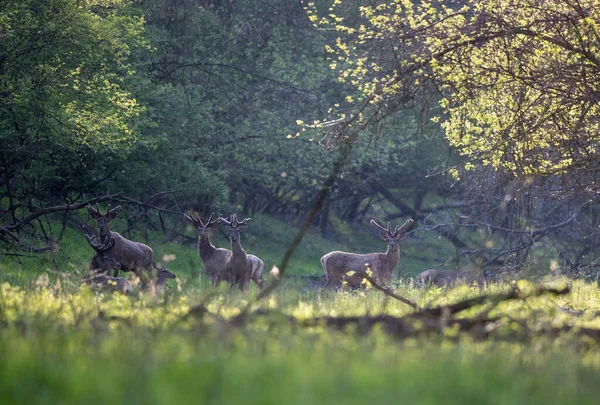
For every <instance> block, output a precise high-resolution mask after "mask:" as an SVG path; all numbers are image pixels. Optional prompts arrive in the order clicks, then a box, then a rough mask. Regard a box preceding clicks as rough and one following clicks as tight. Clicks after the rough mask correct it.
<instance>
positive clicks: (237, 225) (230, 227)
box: [220, 214, 262, 290]
mask: <svg viewBox="0 0 600 405" xmlns="http://www.w3.org/2000/svg"><path fill="white" fill-rule="evenodd" d="M220 219H221V223H222V224H223V225H224V226H225V229H226V230H227V232H228V233H229V240H230V241H231V254H230V255H229V256H227V259H225V276H226V277H227V282H228V283H229V285H230V286H234V285H237V286H238V287H239V288H240V290H243V289H244V288H246V286H247V285H248V283H249V282H250V279H251V278H252V262H251V261H250V259H249V258H248V254H247V253H246V251H245V250H244V249H243V248H242V242H241V240H240V234H241V232H242V230H243V229H244V228H245V227H246V226H247V225H248V221H252V218H245V219H244V220H243V221H241V222H240V221H238V219H237V215H235V214H232V215H231V217H229V219H226V218H224V217H220ZM261 263H262V261H261ZM261 275H262V271H261Z"/></svg>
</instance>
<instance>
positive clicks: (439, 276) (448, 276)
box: [416, 269, 485, 287]
mask: <svg viewBox="0 0 600 405" xmlns="http://www.w3.org/2000/svg"><path fill="white" fill-rule="evenodd" d="M416 279H417V281H419V282H420V283H421V284H422V285H436V286H438V287H450V286H453V285H454V284H457V283H465V284H473V283H475V282H477V283H478V284H479V285H483V283H485V274H484V273H483V271H482V270H479V269H474V270H468V271H462V272H461V271H458V270H440V269H428V270H425V271H424V272H422V273H421V274H419V275H418V276H417V277H416Z"/></svg>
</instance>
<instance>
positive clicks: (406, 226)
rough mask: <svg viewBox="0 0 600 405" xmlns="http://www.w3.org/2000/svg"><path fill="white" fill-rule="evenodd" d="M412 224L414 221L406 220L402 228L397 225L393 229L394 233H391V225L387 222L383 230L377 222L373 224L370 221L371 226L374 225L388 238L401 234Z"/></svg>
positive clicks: (372, 221) (373, 221)
mask: <svg viewBox="0 0 600 405" xmlns="http://www.w3.org/2000/svg"><path fill="white" fill-rule="evenodd" d="M413 222H415V221H414V220H413V219H412V218H409V219H407V220H406V222H405V223H404V225H402V226H400V225H397V226H396V228H395V229H394V232H393V233H392V224H390V223H389V222H388V224H387V229H385V228H384V227H383V226H381V225H379V224H378V223H377V222H375V220H374V219H372V220H371V224H372V225H375V226H376V227H377V228H379V229H381V230H382V231H383V232H386V233H387V234H388V235H390V236H398V235H399V234H400V232H403V231H404V230H406V229H407V228H408V227H409V226H411V225H412V224H413Z"/></svg>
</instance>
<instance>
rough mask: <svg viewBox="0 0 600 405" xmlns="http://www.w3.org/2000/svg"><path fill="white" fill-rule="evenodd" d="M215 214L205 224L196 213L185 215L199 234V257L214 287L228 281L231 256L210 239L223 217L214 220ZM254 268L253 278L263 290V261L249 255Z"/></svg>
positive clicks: (228, 251) (229, 252)
mask: <svg viewBox="0 0 600 405" xmlns="http://www.w3.org/2000/svg"><path fill="white" fill-rule="evenodd" d="M213 216H214V213H211V214H210V217H209V218H208V220H207V221H206V222H203V221H202V219H201V218H200V216H199V215H198V214H196V213H191V214H190V215H184V217H185V219H187V220H188V221H190V222H191V224H192V225H193V226H194V228H195V229H196V231H197V232H198V255H200V260H202V263H203V264H204V270H205V271H206V274H207V275H208V277H209V278H210V279H211V281H212V283H213V285H216V284H217V283H219V281H221V280H227V272H226V264H227V257H228V256H229V255H230V254H231V251H230V250H227V249H222V248H217V247H215V246H214V245H213V244H212V243H211V242H210V239H209V232H210V231H211V230H212V229H214V228H215V227H216V226H217V225H218V224H219V223H220V222H221V219H222V217H221V216H219V218H217V219H215V220H213V219H212V218H213ZM248 259H249V260H250V263H251V266H252V272H251V278H252V280H254V282H256V284H257V285H258V286H259V287H261V288H262V273H263V269H264V267H265V265H264V263H263V261H262V260H260V259H259V258H258V257H256V256H254V255H248Z"/></svg>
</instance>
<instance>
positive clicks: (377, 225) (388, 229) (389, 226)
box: [371, 219, 392, 235]
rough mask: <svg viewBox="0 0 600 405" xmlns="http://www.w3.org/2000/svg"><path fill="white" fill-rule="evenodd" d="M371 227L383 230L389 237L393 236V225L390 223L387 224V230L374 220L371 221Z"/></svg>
mask: <svg viewBox="0 0 600 405" xmlns="http://www.w3.org/2000/svg"><path fill="white" fill-rule="evenodd" d="M371 225H374V226H376V227H377V228H379V229H381V230H382V231H383V232H386V233H388V234H389V235H391V234H392V224H390V223H389V222H388V224H387V229H385V228H384V227H383V226H381V225H379V224H378V223H377V222H376V221H375V220H374V219H372V220H371Z"/></svg>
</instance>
